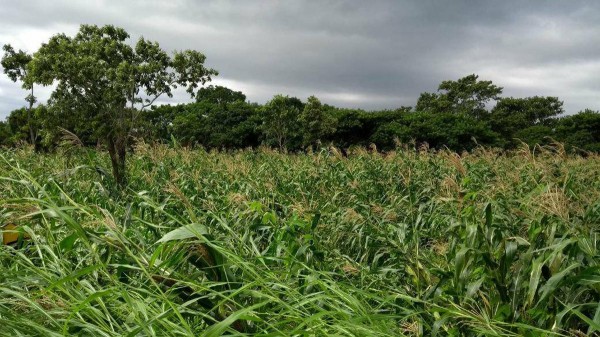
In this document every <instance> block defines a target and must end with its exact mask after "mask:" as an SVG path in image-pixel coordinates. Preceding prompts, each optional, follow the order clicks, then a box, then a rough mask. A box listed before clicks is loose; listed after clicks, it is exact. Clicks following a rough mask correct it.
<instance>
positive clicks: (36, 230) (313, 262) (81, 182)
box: [0, 120, 600, 336]
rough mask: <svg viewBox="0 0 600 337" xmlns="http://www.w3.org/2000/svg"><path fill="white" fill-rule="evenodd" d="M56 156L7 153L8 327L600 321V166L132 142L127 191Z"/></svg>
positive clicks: (335, 330)
mask: <svg viewBox="0 0 600 337" xmlns="http://www.w3.org/2000/svg"><path fill="white" fill-rule="evenodd" d="M572 122H573V123H578V121H577V120H573V121H572ZM57 151H59V152H60V153H63V154H65V155H64V156H57V155H54V154H34V153H33V152H31V151H30V150H28V149H20V150H10V151H5V152H4V153H2V154H0V222H2V223H3V224H6V223H15V224H17V225H19V230H18V231H19V232H22V233H27V234H28V235H29V236H30V239H28V240H27V239H23V240H22V241H21V242H19V243H18V244H17V245H16V246H13V247H11V246H0V270H2V272H1V273H0V332H1V334H2V335H7V336H20V335H28V336H29V335H36V336H37V335H39V336H41V335H43V336H63V335H68V336H89V335H94V336H142V335H143V336H218V335H222V334H227V335H236V334H237V335H241V334H249V335H253V336H281V335H289V336H300V335H303V336H304V335H310V336H332V335H336V336H402V335H406V336H432V335H436V334H437V335H443V336H445V335H451V336H552V335H572V336H582V335H592V334H593V333H596V332H597V331H599V329H600V303H599V302H600V268H599V263H600V258H599V256H600V252H599V251H598V244H599V242H598V240H599V231H600V179H599V178H598V174H597V172H598V171H599V170H600V157H598V156H597V155H589V156H588V157H587V158H582V157H575V156H570V155H567V154H566V153H565V150H564V149H562V148H560V147H559V148H548V147H544V148H538V149H536V150H535V151H530V150H529V149H528V148H522V149H521V150H519V151H518V152H508V153H507V152H504V153H503V152H496V151H490V150H483V149H482V148H478V149H475V150H474V151H473V152H472V153H464V154H463V155H462V156H459V155H457V154H455V153H453V152H450V151H446V150H444V151H441V152H428V151H419V152H415V151H414V150H412V149H402V148H398V149H396V150H395V151H391V152H388V153H387V154H386V155H381V154H378V153H374V152H371V151H365V150H362V149H355V150H353V151H351V152H349V153H348V156H347V157H344V156H342V155H341V154H340V153H339V152H338V150H336V149H335V148H331V149H330V150H322V151H320V152H316V153H314V154H280V153H276V152H272V151H270V150H267V149H264V148H263V149H260V150H254V151H250V150H245V151H236V152H230V153H224V152H218V151H211V152H205V151H203V150H189V149H186V148H181V149H173V148H169V147H167V146H152V147H150V146H146V145H144V144H143V143H138V144H137V146H136V148H135V149H134V151H133V154H132V155H131V156H130V157H129V165H128V167H129V169H130V172H129V177H130V180H129V187H128V189H125V190H123V189H118V188H116V185H115V183H114V182H113V180H112V179H111V178H110V176H107V174H106V168H107V167H109V166H110V160H109V158H108V157H107V156H105V155H104V154H103V152H96V151H94V150H90V149H86V148H85V147H77V148H74V147H64V146H61V147H60V148H59V149H58V150H57ZM25 168H26V169H25ZM594 331H595V332H594Z"/></svg>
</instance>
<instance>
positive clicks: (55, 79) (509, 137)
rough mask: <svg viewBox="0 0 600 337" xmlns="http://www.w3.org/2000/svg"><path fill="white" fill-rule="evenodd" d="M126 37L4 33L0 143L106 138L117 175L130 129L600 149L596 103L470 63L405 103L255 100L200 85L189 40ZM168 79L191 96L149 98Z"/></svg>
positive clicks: (241, 142) (206, 137)
mask: <svg viewBox="0 0 600 337" xmlns="http://www.w3.org/2000/svg"><path fill="white" fill-rule="evenodd" d="M128 39H129V35H128V34H127V32H125V31H124V30H123V29H121V28H118V27H114V26H103V27H97V26H93V25H82V26H81V28H80V31H79V32H78V33H77V34H76V35H75V36H74V37H69V36H66V35H65V34H58V35H55V36H53V37H52V38H51V39H50V40H49V41H48V42H47V43H44V44H43V45H42V47H41V48H40V49H39V50H38V51H37V52H36V53H34V54H27V53H26V52H24V51H21V50H19V51H15V50H14V49H13V48H12V47H11V46H10V45H5V46H4V47H3V48H4V56H3V58H2V62H1V63H2V67H3V69H4V73H5V74H6V75H7V76H8V77H9V78H10V79H11V80H13V81H15V82H20V83H21V84H22V86H23V88H24V89H25V90H26V91H27V92H28V95H27V97H26V99H25V101H26V103H27V104H26V106H25V107H23V108H21V109H17V110H14V111H12V112H11V113H10V115H9V117H8V119H7V120H6V121H5V122H0V146H14V145H17V144H21V143H30V144H33V145H34V146H35V147H36V149H38V150H50V149H52V148H53V147H54V146H55V145H57V144H58V143H59V141H60V139H61V135H63V134H64V133H65V132H70V133H72V134H75V135H77V136H78V137H79V139H81V141H82V142H83V143H84V144H86V145H91V146H97V145H98V144H102V145H103V146H104V147H105V148H106V149H107V150H108V152H109V154H110V158H111V161H112V165H113V174H114V176H115V177H116V178H117V181H119V183H124V179H125V175H124V171H125V158H126V154H127V149H128V148H129V146H130V145H131V140H132V139H143V140H145V141H146V142H172V141H177V142H178V143H179V144H182V145H185V146H203V147H205V148H217V149H235V148H246V147H256V146H259V145H266V146H271V147H276V148H280V149H287V150H289V151H298V150H305V149H307V148H309V147H314V146H319V145H320V144H322V145H328V144H332V145H335V146H338V147H342V148H347V147H350V146H354V145H357V146H370V145H371V144H375V145H376V146H377V148H378V149H381V150H387V149H392V148H394V147H395V146H396V144H397V143H398V142H400V143H410V144H415V146H421V145H423V144H427V145H428V146H429V147H431V148H442V147H447V148H450V149H452V150H456V151H463V150H470V149H472V148H474V147H475V146H478V145H485V146H492V147H500V148H505V149H510V148H513V147H515V146H517V145H518V144H519V143H521V142H524V143H527V144H530V145H534V144H545V143H549V142H554V141H558V142H563V143H564V144H565V145H566V146H567V148H569V149H574V150H581V151H593V152H600V113H599V112H597V111H592V110H585V111H581V112H579V113H577V114H575V115H568V116H563V113H564V111H563V102H561V101H560V100H559V99H558V98H557V97H540V96H535V97H527V98H513V97H503V96H502V91H503V88H501V87H499V86H496V85H495V84H493V83H492V82H491V81H485V80H480V79H479V77H478V76H477V75H475V74H473V75H468V76H466V77H463V78H460V79H458V80H449V81H443V82H442V83H441V84H440V85H439V87H438V90H437V92H433V93H422V94H421V95H420V97H419V98H418V100H417V102H416V105H415V106H414V107H400V108H398V109H394V110H383V111H364V110H361V109H342V108H337V107H334V106H330V105H327V104H323V103H321V101H320V100H319V99H318V98H317V97H314V96H311V97H309V98H308V99H307V100H306V101H304V102H303V101H302V100H300V99H298V98H296V97H289V96H284V95H276V96H274V97H273V98H272V99H271V100H270V101H269V102H267V103H266V104H264V105H261V104H257V103H251V102H249V101H247V99H246V96H245V95H244V94H243V93H242V92H239V91H234V90H231V89H229V88H225V87H222V86H212V85H211V86H207V87H203V85H204V84H205V83H206V82H208V81H210V80H211V78H212V76H215V75H217V72H216V71H215V70H213V69H210V68H206V67H205V66H204V61H205V56H204V55H203V54H202V53H200V52H198V51H193V50H186V51H181V52H176V53H174V54H173V55H169V54H168V53H166V52H165V51H163V50H162V49H161V48H160V46H159V45H158V43H156V42H152V41H148V40H146V39H144V38H140V39H139V40H138V41H137V43H136V44H135V45H132V44H130V43H128V41H127V40H128ZM36 85H44V86H47V85H54V88H55V89H54V91H53V93H52V95H51V97H50V99H49V101H48V102H47V103H46V104H39V105H37V106H35V103H36V99H35V96H34V95H33V94H34V91H33V90H34V87H35V86H36ZM177 87H185V88H186V91H187V92H188V93H189V94H190V96H191V97H192V98H195V102H193V103H189V104H180V105H174V106H171V105H161V106H156V105H155V104H154V102H155V101H156V99H158V98H159V97H161V96H163V95H165V96H171V94H172V90H173V89H175V88H177ZM65 130H66V131H65Z"/></svg>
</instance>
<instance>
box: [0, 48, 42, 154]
mask: <svg viewBox="0 0 600 337" xmlns="http://www.w3.org/2000/svg"><path fill="white" fill-rule="evenodd" d="M2 50H3V51H4V56H2V60H1V61H0V64H2V68H4V73H5V74H6V75H7V76H8V78H10V79H11V81H13V82H17V81H20V82H22V87H23V89H25V90H28V91H29V95H27V97H25V101H27V103H28V104H29V106H28V107H27V110H26V114H27V118H26V119H27V126H26V128H27V132H28V136H29V137H28V142H29V143H30V144H32V145H36V144H37V138H38V133H37V130H38V128H35V127H34V125H33V124H34V122H33V116H32V113H33V111H32V110H33V105H34V104H35V102H36V99H35V96H34V95H33V82H32V81H31V78H30V77H29V76H28V65H29V62H31V59H32V56H31V55H29V54H27V53H26V52H24V51H22V50H20V49H19V51H15V50H14V48H13V47H12V46H11V45H10V44H6V45H4V46H3V47H2ZM36 148H37V147H36Z"/></svg>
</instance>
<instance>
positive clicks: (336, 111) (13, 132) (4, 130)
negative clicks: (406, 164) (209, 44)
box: [0, 76, 600, 153]
mask: <svg viewBox="0 0 600 337" xmlns="http://www.w3.org/2000/svg"><path fill="white" fill-rule="evenodd" d="M466 78H467V79H470V80H471V81H473V80H474V79H476V77H474V76H467V77H466ZM463 82H464V79H460V80H458V81H456V82H453V81H445V82H444V83H445V85H444V86H443V87H444V88H448V86H451V83H462V84H463V86H464V83H463ZM480 82H484V83H485V86H483V89H481V88H479V90H484V89H485V90H487V91H492V93H494V95H496V94H497V92H498V90H499V89H498V88H497V87H495V86H494V85H493V84H491V83H489V81H480ZM480 82H477V81H476V82H475V84H473V86H476V87H477V86H479V83H480ZM455 86H457V87H458V88H461V86H459V85H458V84H456V85H455ZM490 86H491V87H492V89H493V90H492V89H489V88H488V87H490ZM440 88H442V85H440ZM440 90H442V89H440ZM446 90H448V91H447V93H446V91H441V92H442V93H440V94H430V93H425V94H422V95H421V97H420V98H419V101H418V103H417V105H416V108H415V109H413V108H410V107H402V108H399V109H396V110H384V111H364V110H359V109H341V108H336V107H333V106H330V105H326V104H322V103H321V102H320V101H319V99H318V98H316V97H314V96H312V97H309V98H308V100H307V102H306V103H305V102H302V101H301V100H299V99H298V98H295V97H289V96H283V95H276V96H275V97H274V98H273V99H272V100H271V101H269V102H267V103H266V104H265V105H259V104H256V103H249V102H247V101H246V97H245V95H244V94H243V93H241V92H236V91H233V90H231V89H228V88H225V87H221V86H208V87H204V88H201V89H200V90H199V91H198V95H197V97H196V102H195V103H188V104H179V105H174V106H169V105H162V106H152V108H151V109H148V110H145V111H143V112H141V113H140V114H139V117H140V118H139V119H137V120H136V123H135V125H134V126H132V127H133V132H131V134H132V135H133V136H134V137H135V138H137V139H139V140H140V139H143V140H144V141H145V142H149V143H152V142H158V143H171V142H172V141H173V140H175V141H177V142H178V143H179V144H182V145H184V146H203V147H204V148H216V149H241V148H247V147H257V146H259V145H267V146H271V147H276V148H281V149H283V148H285V149H287V150H289V151H297V150H305V149H307V148H308V147H314V146H318V144H332V145H334V146H337V147H341V148H344V149H346V148H348V147H351V146H365V147H366V146H371V145H372V144H373V145H375V146H376V147H377V149H380V150H390V149H393V148H394V147H395V146H396V144H397V143H398V142H400V143H404V144H414V145H415V146H416V147H419V146H423V145H426V146H428V147H430V148H436V149H440V148H449V149H451V150H454V151H463V150H471V149H473V148H475V147H477V146H478V145H485V146H488V147H497V148H503V149H514V148H515V147H518V146H519V145H520V144H521V143H526V144H528V145H529V146H535V145H548V144H551V143H555V142H561V143H564V144H565V146H566V147H567V150H569V151H578V152H580V153H582V151H587V152H598V149H600V140H599V139H600V128H598V125H599V124H600V113H598V112H597V111H592V110H585V111H582V112H580V113H578V114H575V115H566V116H565V115H563V113H564V111H563V109H562V102H561V101H560V100H558V98H556V97H539V96H535V97H528V98H512V97H506V98H503V97H499V96H493V97H489V96H486V95H484V94H482V93H471V95H472V97H475V98H477V97H479V98H477V99H475V98H473V99H466V98H461V99H457V98H453V99H451V98H448V97H447V96H448V95H449V94H448V93H453V92H454V91H456V90H459V89H456V88H455V89H452V90H449V89H446ZM465 90H466V91H467V92H472V91H473V90H475V89H473V88H467V89H465ZM485 90H484V91H485ZM456 96H457V94H453V95H452V96H451V97H456ZM491 99H495V100H496V101H497V103H496V104H495V105H494V106H492V107H488V108H486V106H485V104H489V101H490V100H491ZM36 109H38V110H36ZM39 109H43V110H39ZM32 111H33V112H32V113H31V116H33V118H31V119H28V118H27V117H28V114H29V112H28V110H26V109H18V110H15V111H13V112H12V113H11V115H10V117H9V120H8V125H6V124H5V125H3V124H1V123H0V145H5V146H15V145H18V144H22V143H26V142H28V143H30V141H29V139H31V136H30V135H28V130H31V132H33V134H34V135H35V136H34V138H33V139H35V144H36V146H37V147H38V148H45V149H52V148H54V147H55V146H56V145H57V144H59V143H60V140H61V138H62V136H63V135H64V132H63V131H62V130H63V129H66V130H69V131H71V132H73V133H74V134H76V135H77V136H78V137H79V138H80V140H81V141H82V143H83V144H86V145H93V146H95V145H96V144H98V143H99V142H100V141H101V140H100V139H99V138H98V137H97V136H95V135H94V131H93V130H94V128H91V127H90V125H89V124H87V123H82V122H78V121H77V120H76V119H75V120H74V119H72V118H62V119H61V118H56V116H55V115H53V114H51V113H48V109H47V108H46V107H44V106H40V107H38V108H33V109H32Z"/></svg>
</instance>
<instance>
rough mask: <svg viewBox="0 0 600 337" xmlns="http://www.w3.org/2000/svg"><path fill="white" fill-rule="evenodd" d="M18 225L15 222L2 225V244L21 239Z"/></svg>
mask: <svg viewBox="0 0 600 337" xmlns="http://www.w3.org/2000/svg"><path fill="white" fill-rule="evenodd" d="M18 229H19V228H18V227H17V225H15V224H12V223H9V224H8V225H6V226H3V227H2V244H4V245H10V244H13V243H15V242H17V241H19V235H20V233H19V232H18Z"/></svg>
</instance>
